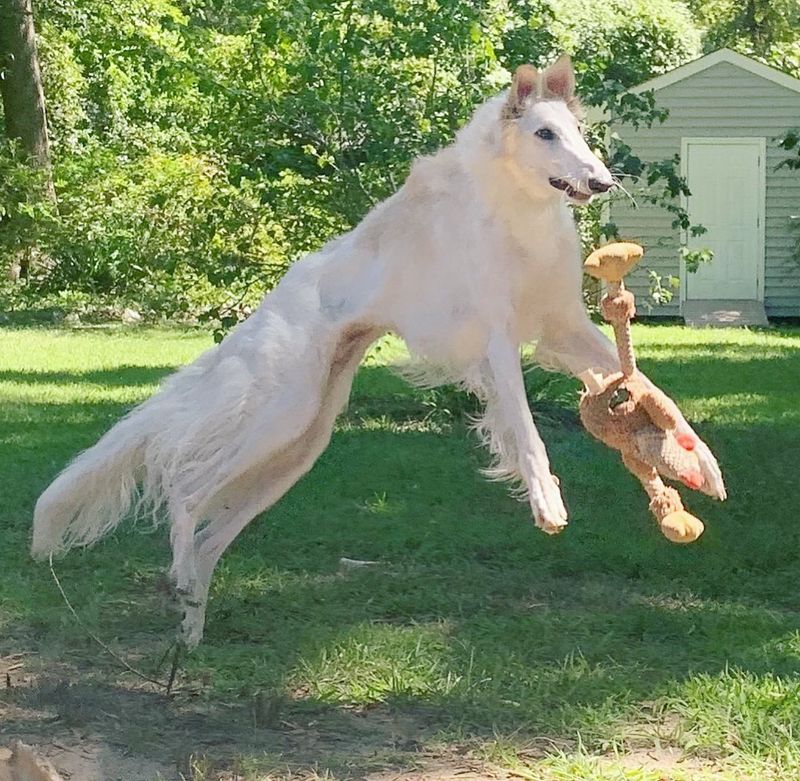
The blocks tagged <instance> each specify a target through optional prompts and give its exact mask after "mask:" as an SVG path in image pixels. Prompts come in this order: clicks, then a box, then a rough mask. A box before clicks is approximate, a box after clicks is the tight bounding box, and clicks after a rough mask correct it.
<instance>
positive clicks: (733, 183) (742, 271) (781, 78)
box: [611, 49, 800, 322]
mask: <svg viewBox="0 0 800 781" xmlns="http://www.w3.org/2000/svg"><path fill="white" fill-rule="evenodd" d="M648 90H653V91H654V93H655V99H656V104H657V105H658V106H659V107H662V108H666V109H668V110H669V117H668V118H667V120H666V121H665V122H664V123H663V124H657V123H656V124H654V125H653V127H650V128H645V127H642V128H639V129H638V130H636V129H634V128H633V127H629V126H625V125H621V126H618V127H615V128H614V129H615V130H616V131H617V133H619V135H620V137H621V138H622V140H623V141H625V143H627V144H629V145H630V146H631V148H632V150H633V152H634V153H635V154H637V155H638V156H639V157H641V159H642V160H650V161H655V160H664V159H666V158H670V157H674V156H675V155H676V154H677V155H680V159H681V173H682V174H683V176H685V177H686V179H687V181H688V185H689V189H690V190H691V195H690V196H689V197H688V198H687V199H686V200H685V206H686V208H687V209H688V211H689V215H690V218H691V222H692V224H698V223H699V224H701V225H703V226H704V227H705V228H707V231H708V232H707V233H705V234H704V235H702V236H700V237H697V238H692V237H687V236H682V235H680V232H679V231H678V230H676V229H674V228H673V227H672V220H673V216H672V215H671V214H669V213H668V212H667V211H666V210H664V209H662V208H659V207H657V206H652V205H647V204H643V205H641V204H640V205H639V207H638V208H634V207H633V206H632V204H630V202H626V201H624V200H621V199H620V200H618V201H615V202H614V203H613V204H612V206H611V216H612V219H613V220H614V222H616V224H617V225H618V227H619V232H620V235H621V236H623V237H625V238H631V239H634V240H636V241H639V242H640V243H642V244H643V245H644V246H645V249H646V250H647V253H646V255H645V261H646V263H645V265H646V268H649V269H652V270H654V271H655V272H657V273H658V274H659V275H660V276H662V277H663V278H666V277H669V276H673V277H678V278H680V289H679V291H676V294H675V296H674V297H673V299H672V301H671V302H669V303H668V304H665V305H661V306H658V307H656V308H654V309H652V312H651V313H652V314H653V315H671V316H675V315H682V316H683V317H685V319H686V320H687V322H703V321H704V319H706V318H709V319H711V318H713V314H712V315H709V313H714V312H716V313H717V316H719V314H720V313H729V316H730V317H731V318H732V321H734V322H764V315H765V313H766V315H767V316H793V317H796V316H800V263H798V262H797V260H796V259H795V258H794V256H793V248H794V246H795V242H796V241H797V238H798V236H800V233H798V232H797V231H799V230H800V224H798V223H800V172H798V171H791V170H789V169H788V168H786V167H782V168H778V167H777V166H778V164H779V163H780V162H781V160H783V159H784V158H785V157H786V156H787V153H786V152H785V151H784V150H783V149H781V148H780V147H779V146H778V145H777V144H776V141H775V139H776V138H777V137H780V136H782V135H783V134H784V133H785V132H786V131H787V130H788V129H790V128H797V127H800V79H796V78H793V77H791V76H788V75H787V74H785V73H782V72H781V71H778V70H775V69H774V68H770V67H767V66H766V65H763V64H761V63H759V62H756V61H755V60H752V59H750V58H748V57H745V56H743V55H741V54H737V53H736V52H734V51H731V50H730V49H720V50H719V51H715V52H713V53H712V54H708V55H706V56H705V57H701V58H700V59H698V60H695V61H693V62H690V63H688V64H687V65H683V66H681V67H680V68H676V69H675V70H673V71H670V72H669V73H666V74H664V75H662V76H659V77H657V78H654V79H651V80H650V81H647V82H645V83H644V84H640V85H639V86H638V87H636V88H634V89H633V92H645V91H648ZM682 243H685V244H686V245H687V246H689V247H690V248H699V247H708V248H710V249H712V250H713V251H714V260H713V261H712V262H711V263H708V264H703V265H702V266H701V268H700V270H699V271H698V272H696V273H694V274H692V273H686V271H685V269H684V268H683V266H684V264H683V263H681V262H680V251H679V250H680V246H681V244H682ZM630 287H631V288H632V289H633V290H634V292H635V293H636V294H637V298H638V299H639V301H640V304H644V303H645V302H646V300H647V298H648V290H649V281H648V276H647V273H646V270H644V269H642V270H639V271H637V272H636V274H635V275H632V278H631V280H630ZM641 308H642V307H641V306H640V309H641ZM737 312H738V317H737V316H736V313H737ZM723 316H724V315H723Z"/></svg>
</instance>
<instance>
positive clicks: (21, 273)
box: [0, 0, 56, 277]
mask: <svg viewBox="0 0 800 781" xmlns="http://www.w3.org/2000/svg"><path fill="white" fill-rule="evenodd" d="M0 76H2V78H0V93H2V98H3V116H4V121H5V134H6V136H7V137H8V138H11V139H18V140H19V141H20V142H21V144H22V148H23V149H24V150H25V151H26V152H27V153H28V155H30V158H31V161H32V162H33V164H34V165H36V166H39V167H40V168H42V169H43V172H44V182H43V184H44V192H43V193H42V194H43V196H44V197H45V198H46V199H48V200H50V201H53V202H55V199H56V193H55V188H54V187H53V178H52V176H51V173H50V142H49V139H48V137H47V115H46V113H45V105H44V90H43V89H42V74H41V71H40V69H39V57H38V55H37V53H36V32H35V30H34V27H33V8H32V5H31V0H0ZM34 255H35V250H34V247H33V245H31V246H28V247H27V248H26V249H25V250H24V251H23V252H22V253H21V255H20V257H19V258H18V259H15V261H13V262H12V272H10V273H13V271H14V269H17V271H16V274H15V276H16V277H27V276H28V274H29V269H30V266H31V262H32V259H33V257H34Z"/></svg>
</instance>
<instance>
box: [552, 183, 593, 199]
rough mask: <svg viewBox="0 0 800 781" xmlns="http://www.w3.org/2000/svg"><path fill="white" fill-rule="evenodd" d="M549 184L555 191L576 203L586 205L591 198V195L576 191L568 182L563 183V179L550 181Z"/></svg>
mask: <svg viewBox="0 0 800 781" xmlns="http://www.w3.org/2000/svg"><path fill="white" fill-rule="evenodd" d="M550 184H551V185H552V186H553V187H555V188H556V190H562V191H563V192H565V193H566V194H567V196H568V197H569V198H571V199H572V200H573V201H577V202H578V203H586V201H588V200H589V199H590V198H591V197H592V193H585V192H583V191H582V190H576V189H575V188H574V187H573V186H572V185H571V184H570V183H569V182H565V181H564V180H563V179H551V180H550Z"/></svg>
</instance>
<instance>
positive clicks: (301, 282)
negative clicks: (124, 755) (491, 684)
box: [32, 58, 725, 646]
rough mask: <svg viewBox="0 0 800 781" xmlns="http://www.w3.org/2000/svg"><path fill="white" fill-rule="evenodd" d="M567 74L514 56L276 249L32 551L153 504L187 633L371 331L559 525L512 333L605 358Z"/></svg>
mask: <svg viewBox="0 0 800 781" xmlns="http://www.w3.org/2000/svg"><path fill="white" fill-rule="evenodd" d="M574 89H575V78H574V75H573V71H572V66H571V63H570V61H569V60H568V59H567V58H562V59H560V60H558V62H556V63H555V64H554V65H552V66H550V67H549V68H547V69H546V70H544V71H537V70H536V69H534V68H533V67H532V66H529V65H525V66H522V67H520V68H519V69H518V70H517V72H516V74H515V76H514V80H513V83H512V86H511V88H510V90H508V92H507V93H504V94H502V95H500V96H498V97H495V98H492V99H490V100H489V101H487V102H486V103H485V104H483V105H482V106H481V107H480V108H479V109H478V110H477V111H476V113H475V115H474V117H473V119H472V120H471V122H470V123H469V124H468V125H467V126H466V127H464V128H463V129H462V130H461V131H460V132H459V134H458V137H457V139H456V141H455V143H454V144H452V145H451V146H449V147H447V148H446V149H443V150H442V151H440V152H439V153H438V154H436V155H434V156H432V157H428V158H423V159H421V160H419V161H417V162H416V164H415V165H414V167H413V168H412V170H411V174H410V175H409V177H408V180H407V181H406V183H405V184H404V186H403V187H402V188H401V189H400V190H399V191H398V192H397V193H396V194H395V195H393V196H392V197H390V198H389V199H388V200H386V201H385V202H384V203H382V204H380V205H379V206H377V207H376V208H375V209H374V210H373V211H372V212H370V214H368V215H367V217H366V218H365V219H364V220H363V222H361V224H360V225H359V226H358V227H357V228H355V229H354V230H352V231H351V232H350V233H347V234H346V235H344V236H342V237H340V238H338V239H335V240H334V241H331V242H329V243H328V244H326V245H325V246H324V247H323V248H322V249H321V250H320V251H319V252H317V253H314V254H313V255H310V256H309V257H307V258H305V259H304V260H302V261H300V262H298V263H296V264H295V265H294V266H292V268H291V269H290V270H289V272H288V273H287V274H286V276H285V277H284V278H283V280H282V281H281V282H280V284H279V285H278V286H277V287H276V288H275V289H274V290H273V291H272V292H271V293H270V294H269V295H267V296H266V298H265V299H264V301H263V303H262V304H261V306H260V307H259V308H258V310H257V311H256V312H255V313H254V314H253V315H252V316H251V317H250V318H249V319H248V320H247V321H246V322H245V323H243V324H242V325H240V326H239V327H238V328H237V329H236V330H235V331H234V332H233V333H231V334H230V335H229V336H228V337H227V338H226V339H225V340H224V341H223V342H222V343H221V344H220V345H218V346H216V347H214V348H212V349H211V350H209V351H208V352H207V353H205V354H204V355H202V356H201V357H200V358H199V359H198V360H197V361H195V362H194V363H193V364H191V365H190V366H187V367H186V368H184V369H183V370H181V371H179V372H178V373H177V374H175V375H174V376H173V377H171V378H170V379H168V380H167V381H166V382H165V383H164V385H163V387H162V388H161V390H160V391H159V392H158V393H157V394H156V395H155V396H153V397H152V398H151V399H149V400H148V401H146V402H145V403H143V404H142V405H141V406H139V407H137V408H136V409H134V410H133V411H132V412H131V413H130V414H129V415H128V416H127V417H125V418H124V419H123V420H121V421H120V422H119V423H117V424H116V425H115V426H114V427H113V428H112V429H111V430H110V431H109V432H108V433H107V434H105V436H103V437H102V438H101V439H100V441H99V442H98V443H97V444H96V445H95V446H94V447H92V448H90V449H89V450H87V451H86V452H84V453H83V454H81V455H80V456H78V457H77V458H76V459H75V461H73V462H72V464H70V465H69V467H68V468H67V469H66V470H65V471H64V472H63V473H62V474H61V475H60V476H59V477H58V478H57V479H56V480H55V481H54V482H53V484H52V485H51V486H50V487H49V488H48V489H47V490H46V491H45V492H44V493H43V494H42V496H41V498H40V499H39V501H38V503H37V505H36V511H35V518H34V528H33V546H32V552H33V554H34V555H36V556H45V555H47V554H50V553H54V552H55V553H57V552H60V551H64V550H66V549H67V548H69V547H71V546H73V545H87V544H90V543H92V542H94V541H95V540H97V539H98V538H99V537H100V536H101V535H103V534H104V533H106V532H108V531H109V530H110V529H112V528H113V527H114V526H115V525H116V524H117V523H118V522H119V521H120V520H121V519H122V518H123V517H124V516H125V515H126V514H128V513H129V512H130V511H131V510H133V509H134V508H137V509H138V507H139V506H141V503H143V502H144V503H147V504H148V505H150V506H152V507H153V508H156V509H157V508H159V507H161V506H162V505H164V506H165V507H166V510H167V511H168V513H169V517H170V521H171V542H172V550H173V564H172V570H171V574H172V577H173V579H174V582H175V586H176V588H177V591H178V593H179V594H180V595H181V596H182V602H183V608H184V611H185V612H184V619H183V623H182V629H181V635H182V639H183V640H185V642H186V643H187V644H188V645H190V646H192V645H196V644H197V643H198V642H199V641H200V639H201V637H202V633H203V625H204V621H205V606H206V600H207V597H208V589H209V583H210V581H211V575H212V572H213V570H214V567H215V566H216V563H217V561H218V560H219V558H220V556H221V555H222V553H223V551H224V550H225V549H226V548H227V547H228V545H230V543H231V542H232V541H233V539H234V538H235V537H236V535H237V534H238V533H239V532H240V531H241V530H242V529H243V528H244V527H245V526H246V525H247V523H248V522H249V521H250V520H252V519H253V518H254V517H255V516H256V515H257V514H258V513H261V512H263V511H264V510H266V509H267V508H268V507H270V506H271V505H273V504H274V503H275V502H277V501H278V499H280V498H281V496H283V495H284V493H286V491H287V490H288V489H289V488H290V487H291V486H292V485H293V484H294V483H295V482H296V481H297V480H298V479H299V478H300V477H301V476H302V475H303V474H305V473H306V472H307V471H308V470H309V469H310V468H311V466H312V464H313V463H314V461H315V460H316V459H317V457H318V456H319V455H320V453H321V452H322V451H323V449H324V448H325V447H326V445H327V444H328V442H329V440H330V437H331V432H332V430H333V425H334V421H335V419H336V416H337V415H338V414H339V412H340V411H341V410H342V408H343V407H344V405H345V403H346V401H347V398H348V394H349V391H350V386H351V381H352V378H353V375H354V374H355V372H356V369H357V368H358V365H359V361H360V359H361V357H362V356H363V354H364V352H365V350H366V349H367V348H368V347H369V345H370V344H371V343H372V342H373V341H374V340H375V339H377V338H378V337H379V336H381V335H382V334H384V333H386V332H387V331H393V332H395V333H397V334H399V335H400V336H401V337H402V338H403V339H404V340H405V341H406V343H407V344H408V347H409V349H410V351H411V353H412V354H413V355H415V356H417V357H418V358H420V359H422V361H423V362H425V363H426V364H428V365H431V366H435V367H437V369H438V376H439V377H440V378H449V379H450V380H452V381H457V382H460V383H463V385H464V386H466V387H467V388H469V389H470V390H472V391H473V392H475V393H477V394H478V395H479V396H480V397H481V398H482V399H483V400H484V401H485V404H486V411H485V415H484V417H483V418H482V420H481V421H480V423H479V425H478V428H479V431H480V432H481V434H482V435H483V437H484V439H485V441H486V442H487V444H488V445H489V448H490V450H491V452H492V454H493V455H494V459H495V463H494V467H493V469H492V473H493V475H494V476H496V477H500V478H511V479H515V480H518V481H519V484H520V487H521V488H522V489H523V493H524V495H525V497H526V498H527V500H528V501H529V502H530V506H531V510H532V512H533V518H534V520H535V522H536V525H537V526H539V527H540V528H541V529H543V530H544V531H546V532H549V533H554V532H557V531H559V530H561V528H562V527H563V526H565V525H566V523H567V513H566V511H565V509H564V504H563V502H562V499H561V492H560V490H559V483H558V480H557V479H556V478H555V477H554V476H553V475H552V474H551V472H550V464H549V462H548V458H547V453H546V451H545V447H544V444H543V442H542V440H541V438H540V436H539V433H538V432H537V430H536V426H535V425H534V422H533V419H532V417H531V413H530V410H529V408H528V404H527V401H526V396H525V387H524V384H523V377H522V370H521V366H520V345H522V344H523V343H526V342H536V343H537V351H536V356H537V360H538V362H540V363H542V364H546V365H548V366H551V367H557V368H561V369H563V370H566V371H568V372H570V373H572V374H575V375H580V374H581V373H583V372H584V371H586V370H593V371H595V372H598V373H604V374H607V373H610V372H614V371H617V370H618V368H619V366H618V360H617V357H616V351H615V350H614V348H613V346H612V345H611V343H610V342H609V341H608V340H607V339H606V338H605V336H603V335H602V333H601V332H600V331H599V330H598V329H597V328H596V327H595V326H594V325H593V324H592V323H591V321H590V320H589V318H588V317H587V315H586V313H585V312H584V309H583V305H582V297H581V264H580V252H579V243H578V237H577V233H576V230H575V225H574V222H573V217H572V214H571V212H570V210H569V209H568V208H567V201H572V202H573V203H585V202H587V201H588V200H589V199H590V198H591V197H592V196H593V195H594V194H596V193H602V192H605V191H607V190H608V189H610V188H611V187H612V186H613V181H612V178H611V175H610V174H609V172H608V170H607V169H606V168H605V166H604V165H603V164H602V163H601V162H600V160H598V159H597V157H596V156H595V155H594V154H593V153H592V152H591V150H590V149H589V147H588V146H587V144H586V142H585V141H584V139H583V136H582V135H581V129H580V126H579V119H578V116H577V113H578V104H577V100H576V98H575V94H574ZM681 426H682V427H683V428H684V429H685V430H686V431H691V429H690V428H689V426H688V424H687V423H686V422H685V421H682V422H681ZM698 455H699V456H700V460H701V464H702V468H703V472H704V476H705V483H706V490H707V492H708V493H709V494H711V495H713V496H716V497H717V498H720V499H723V498H725V487H724V484H723V481H722V476H721V474H720V471H719V468H718V466H717V463H716V461H715V459H714V457H713V455H712V454H711V452H710V451H709V450H708V448H707V447H706V446H705V445H704V444H702V443H700V445H699V447H698Z"/></svg>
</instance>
